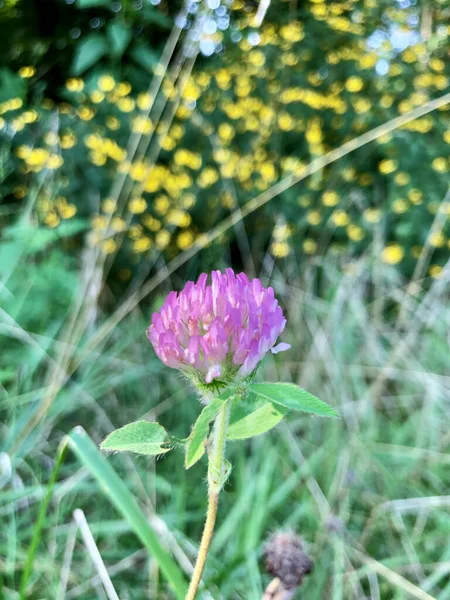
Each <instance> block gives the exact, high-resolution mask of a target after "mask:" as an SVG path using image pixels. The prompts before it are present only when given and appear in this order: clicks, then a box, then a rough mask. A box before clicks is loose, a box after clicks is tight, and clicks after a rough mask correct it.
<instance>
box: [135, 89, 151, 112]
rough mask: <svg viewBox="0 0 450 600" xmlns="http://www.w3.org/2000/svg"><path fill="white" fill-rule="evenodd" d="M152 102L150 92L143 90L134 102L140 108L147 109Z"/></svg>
mask: <svg viewBox="0 0 450 600" xmlns="http://www.w3.org/2000/svg"><path fill="white" fill-rule="evenodd" d="M152 102H153V98H152V97H151V95H150V94H147V93H145V92H143V93H141V94H139V96H138V97H137V100H136V103H137V105H138V107H139V108H140V109H141V110H149V109H150V107H151V105H152Z"/></svg>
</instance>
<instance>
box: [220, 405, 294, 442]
mask: <svg viewBox="0 0 450 600" xmlns="http://www.w3.org/2000/svg"><path fill="white" fill-rule="evenodd" d="M287 412H288V409H287V408H285V407H283V406H281V405H279V404H278V405H274V404H272V402H267V401H266V400H262V399H261V398H260V396H258V395H257V394H250V397H247V398H246V399H245V400H239V402H238V403H235V406H233V407H232V409H231V415H230V424H229V426H228V430H227V438H228V439H229V440H244V439H246V438H251V437H254V436H256V435H261V434H262V433H265V432H266V431H269V429H272V427H275V425H277V424H278V423H279V422H280V421H281V419H282V418H283V417H284V415H285V414H286V413H287Z"/></svg>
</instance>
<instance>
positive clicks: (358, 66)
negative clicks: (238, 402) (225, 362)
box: [0, 0, 450, 600]
mask: <svg viewBox="0 0 450 600" xmlns="http://www.w3.org/2000/svg"><path fill="white" fill-rule="evenodd" d="M449 23H450V3H449V2H448V0H428V1H426V0H390V1H387V0H379V1H376V0H342V1H336V2H324V1H320V0H288V1H284V0H276V1H275V0H273V1H272V2H271V1H270V0H260V1H256V0H255V1H251V0H248V1H245V0H235V1H232V0H228V1H227V0H199V1H195V0H185V2H183V1H181V0H170V2H169V1H168V0H66V1H64V0H39V2H38V1H37V0H3V1H2V2H1V3H0V59H1V67H0V231H1V245H0V343H1V354H0V452H1V453H0V524H1V525H0V589H1V590H2V591H0V598H2V599H7V600H10V599H11V600H15V599H19V598H21V599H22V598H32V599H36V600H37V599H46V600H53V599H57V600H62V599H65V598H67V599H75V598H79V599H82V600H95V599H105V598H108V599H110V598H116V597H118V598H120V599H121V600H127V599H130V600H132V599H136V600H137V599H142V598H158V599H159V598H161V599H169V598H173V597H174V596H173V592H172V591H170V587H169V586H168V583H167V577H165V576H164V575H163V574H161V572H160V565H159V564H158V561H156V560H155V557H154V554H152V553H149V552H148V551H147V549H146V548H145V546H146V545H147V548H149V547H150V546H151V544H150V542H149V541H148V540H152V539H157V540H159V542H160V544H161V545H162V546H164V547H166V548H168V550H169V552H170V553H171V555H172V556H173V558H174V561H175V562H176V563H177V564H178V565H179V568H180V569H181V571H182V572H183V573H185V577H186V578H188V576H189V573H190V570H191V566H192V562H193V560H195V555H196V549H197V542H198V540H199V537H200V534H201V528H202V522H203V518H204V514H205V506H206V500H205V482H204V477H205V464H204V463H203V462H200V463H199V464H198V465H196V466H195V467H193V468H192V469H191V470H190V471H189V472H185V470H184V467H183V456H182V453H181V452H173V453H171V454H170V455H168V456H167V457H165V458H163V459H162V460H158V461H157V462H156V463H155V461H153V460H144V459H143V458H134V457H132V456H129V455H116V456H113V457H109V458H108V459H107V460H106V459H104V457H102V456H101V455H100V454H99V453H98V451H97V450H96V445H97V444H98V443H99V442H100V441H101V440H102V439H103V438H104V437H105V435H106V434H108V433H109V432H110V431H111V430H112V429H114V428H116V427H120V426H122V425H124V424H126V423H128V422H130V421H134V420H137V419H141V418H145V419H150V420H156V419H158V421H159V422H160V423H161V424H162V425H164V426H165V427H166V428H167V429H168V430H169V431H170V432H171V433H172V434H174V435H176V436H178V437H180V438H184V437H186V436H187V435H188V434H189V431H190V425H191V423H192V422H193V421H194V420H195V418H196V417H197V415H198V414H199V412H200V405H199V403H198V401H197V399H196V397H195V394H194V393H193V391H192V389H190V388H187V387H186V386H185V384H184V383H183V382H182V381H181V380H180V379H179V377H178V376H177V374H176V372H175V371H173V370H170V369H168V368H166V367H164V366H163V365H162V364H161V363H160V362H159V361H158V360H157V359H156V357H155V355H154V352H153V350H152V348H151V346H150V344H149V343H148V341H147V339H146V336H145V329H146V327H147V326H148V323H149V320H150V315H151V313H152V311H153V310H155V308H157V307H159V305H160V304H161V302H162V300H163V298H164V296H165V294H166V293H168V291H170V290H171V289H180V288H181V287H182V286H183V285H184V282H185V281H186V280H188V279H196V278H197V277H198V275H199V274H200V273H201V272H202V271H210V270H212V269H220V268H222V269H223V268H225V267H228V266H232V267H233V268H234V269H235V270H236V271H241V270H243V271H245V272H246V273H247V275H248V276H249V277H252V276H259V277H260V278H261V279H262V281H263V282H264V284H265V285H272V286H273V287H274V289H275V292H276V294H277V296H278V297H279V299H280V302H281V304H282V306H283V308H284V310H285V311H286V315H287V319H288V325H287V329H286V332H285V334H284V336H283V341H287V342H289V343H291V345H292V349H291V350H290V352H287V353H283V355H280V356H279V357H277V358H276V359H275V358H274V357H268V358H266V360H265V362H264V365H263V368H262V375H261V376H264V377H265V378H267V379H272V380H283V381H293V382H296V383H298V384H300V385H301V386H302V387H305V388H307V389H308V390H310V391H311V392H313V393H315V394H317V395H318V396H319V397H321V398H322V399H324V400H326V401H327V402H329V403H330V404H332V405H333V406H335V407H336V408H337V409H338V410H339V412H340V414H341V416H342V418H341V420H340V421H330V422H328V421H327V420H325V419H320V418H317V417H316V418H314V417H311V416H307V415H300V416H299V415H298V414H297V415H295V416H291V417H290V418H289V419H288V421H287V422H286V423H283V424H281V425H279V426H278V427H277V428H275V429H274V430H272V431H271V432H270V433H268V434H266V435H264V436H262V437H257V438H254V439H252V440H249V441H246V442H245V441H244V442H234V443H230V444H229V446H228V454H229V459H230V461H231V462H232V464H233V472H232V475H231V477H230V480H229V482H228V484H227V487H226V492H225V493H224V495H223V499H222V503H221V506H220V510H219V520H218V529H217V534H216V537H215V539H214V542H213V546H212V552H211V555H210V558H209V561H208V565H207V569H206V571H205V575H204V581H205V584H206V586H207V589H208V592H207V593H205V594H204V597H205V598H214V599H216V600H217V599H219V598H221V599H226V600H228V599H231V600H236V599H246V600H248V599H251V600H258V599H260V598H261V595H262V592H263V590H264V587H265V586H266V585H267V583H268V581H269V579H270V578H269V576H268V575H267V574H266V573H265V572H264V567H263V564H262V561H261V551H262V548H263V544H264V541H265V540H266V538H267V536H268V535H269V534H270V533H272V532H273V531H276V530H280V529H281V530H287V529H292V530H295V531H296V532H297V533H299V534H300V535H302V536H303V538H304V540H305V543H306V545H307V548H308V553H309V555H310V556H311V558H312V559H313V561H314V563H315V569H314V572H313V573H312V574H311V575H309V576H308V577H307V578H305V582H304V584H303V585H302V587H301V588H300V590H299V592H298V594H297V596H295V597H296V598H297V597H298V598H309V599H310V600H325V599H326V600H328V599H331V600H348V599H353V598H354V599H363V598H367V599H369V598H370V599H372V600H391V599H392V600H409V599H410V598H418V599H419V600H430V599H431V600H432V599H433V598H435V599H439V600H448V599H449V598H450V543H449V539H450V496H449V495H448V494H449V492H448V490H449V483H450V454H449V450H450V434H449V431H448V416H449V412H450V411H449V407H450V405H449V402H450V368H449V367H450V358H449V356H450V354H449V342H450V338H449V325H450V305H449V285H448V284H449V279H450V268H449V266H448V259H449V251H450V239H449V236H450V222H449V215H450V196H449V171H450V162H449V148H450V145H449V144H450V113H449V106H450V105H449V104H448V102H450V89H449V77H450V56H449V36H450V25H449ZM73 428H77V429H75V431H74V430H73ZM81 428H83V429H81ZM70 432H72V433H70ZM67 434H70V436H71V437H70V438H69V447H68V451H67V453H66V454H65V456H64V460H62V461H61V465H60V468H59V471H58V472H57V471H56V470H54V467H55V464H56V463H57V460H58V456H59V454H58V447H59V448H61V446H60V444H61V442H62V443H63V444H64V443H65V442H64V440H67V438H66V437H65V436H66V435H67ZM91 440H92V442H91ZM111 467H113V469H114V471H112V469H111ZM108 469H109V470H108ZM114 472H116V473H117V474H118V475H119V477H118V478H117V479H114ZM52 474H53V475H52ZM118 486H122V487H121V489H122V488H123V489H125V492H123V494H125V495H123V494H122V492H121V494H122V495H121V496H120V501H119V500H118V499H117V497H118V492H117V490H118ZM127 491H131V492H132V493H133V495H135V496H136V498H137V502H138V506H139V508H138V511H140V514H144V515H145V519H144V521H145V522H146V523H149V524H150V529H149V530H148V532H147V534H148V535H147V534H146V535H147V538H146V539H147V542H144V543H143V541H142V540H139V539H138V537H137V536H136V535H135V533H134V531H135V529H136V521H135V520H134V521H133V518H132V514H131V513H130V512H129V511H130V508H129V507H130V504H129V498H128V496H127V495H126V492H127ZM124 498H125V499H124ZM46 499H47V501H48V503H49V504H48V507H46V508H47V510H45V511H41V512H39V507H40V506H42V504H41V503H42V502H43V501H45V500H46ZM127 502H128V504H127ZM124 503H125V504H124ZM127 506H128V512H127ZM44 507H45V502H44ZM133 514H134V513H133ZM169 532H170V533H169ZM148 536H150V537H148ZM152 536H153V538H152ZM149 544H150V545H149ZM102 568H103V570H102ZM105 572H106V576H105ZM105 577H106V579H105ZM102 578H103V579H102ZM105 581H106V583H105ZM108 581H109V583H108ZM114 594H116V595H114Z"/></svg>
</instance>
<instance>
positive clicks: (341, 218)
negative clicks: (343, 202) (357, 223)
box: [331, 210, 350, 227]
mask: <svg viewBox="0 0 450 600" xmlns="http://www.w3.org/2000/svg"><path fill="white" fill-rule="evenodd" d="M331 220H332V221H333V223H334V224H335V225H336V227H345V226H346V225H348V223H349V221H350V218H349V216H348V214H347V213H346V212H345V211H344V210H337V211H335V212H334V213H333V214H332V215H331Z"/></svg>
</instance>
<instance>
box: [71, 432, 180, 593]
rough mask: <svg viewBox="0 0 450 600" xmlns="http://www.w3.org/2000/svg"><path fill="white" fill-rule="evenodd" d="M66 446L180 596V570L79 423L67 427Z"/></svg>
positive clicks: (128, 491)
mask: <svg viewBox="0 0 450 600" xmlns="http://www.w3.org/2000/svg"><path fill="white" fill-rule="evenodd" d="M69 446H70V447H71V449H72V450H73V451H74V452H75V454H76V455H77V457H78V458H79V459H80V460H81V462H82V463H83V464H84V465H86V466H87V467H88V469H89V470H90V472H91V473H92V474H93V475H94V477H95V478H96V480H97V481H98V483H99V484H100V487H101V489H102V491H103V493H104V494H106V496H107V497H108V498H109V500H110V501H111V503H112V504H113V505H114V506H115V507H116V508H117V510H118V511H119V513H120V514H121V515H122V516H123V518H124V519H125V520H126V521H127V522H128V523H129V525H130V527H131V529H132V530H133V531H134V533H135V534H136V535H137V537H138V538H139V539H140V540H141V542H142V543H143V544H144V546H145V547H146V548H147V550H148V551H149V553H150V554H151V555H152V556H153V557H154V558H155V560H156V561H157V563H158V564H159V566H160V568H161V571H162V573H163V574H164V576H165V577H166V579H167V581H168V582H169V583H170V585H171V587H172V589H173V590H174V593H175V596H176V598H177V600H183V599H184V597H185V595H186V591H187V586H186V581H185V579H184V576H183V573H182V572H181V570H180V568H179V567H178V565H177V563H176V562H175V561H174V560H173V558H172V557H171V556H170V554H169V553H168V552H167V550H165V549H164V548H163V546H162V545H161V542H160V541H159V538H158V536H157V534H156V532H155V531H154V530H153V528H152V526H151V525H150V523H149V519H148V516H147V515H145V514H144V513H143V512H142V511H141V509H140V508H139V505H138V503H137V502H136V500H135V498H134V497H133V495H132V493H131V492H130V490H129V489H128V487H127V484H126V483H125V482H124V481H123V480H122V479H121V478H120V477H119V475H118V474H117V473H116V472H115V471H114V469H113V468H112V466H111V465H110V463H109V462H108V460H107V459H106V458H105V457H104V456H103V455H102V453H101V452H100V451H99V450H98V448H97V446H96V445H95V444H94V442H93V441H92V440H91V439H90V437H89V436H88V435H87V434H86V432H85V431H84V430H83V429H82V428H81V427H77V428H75V429H73V430H72V431H71V433H70V435H69Z"/></svg>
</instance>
